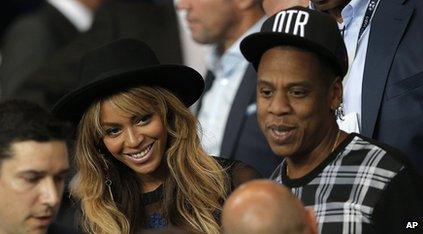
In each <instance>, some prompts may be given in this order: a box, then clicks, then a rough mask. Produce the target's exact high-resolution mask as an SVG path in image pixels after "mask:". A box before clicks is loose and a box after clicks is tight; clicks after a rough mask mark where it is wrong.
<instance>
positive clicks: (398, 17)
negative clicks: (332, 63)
mask: <svg viewBox="0 0 423 234" xmlns="http://www.w3.org/2000/svg"><path fill="white" fill-rule="evenodd" d="M312 2H313V3H314V4H313V6H314V7H315V8H316V9H318V10H320V11H323V12H327V13H328V14H330V15H332V16H333V17H334V18H336V19H337V21H338V24H339V27H340V28H341V29H342V31H343V37H344V41H345V44H346V47H347V50H348V57H349V61H350V67H349V72H348V75H347V76H346V77H345V79H344V81H343V83H344V87H345V89H344V100H343V101H344V108H343V109H344V113H345V116H344V118H343V119H344V121H341V123H340V124H341V127H342V128H343V129H346V130H347V131H355V132H359V133H361V134H363V135H365V136H367V137H371V138H374V139H376V140H379V141H381V142H384V143H386V144H389V145H392V146H395V147H397V148H398V149H400V150H401V151H403V152H404V153H405V154H406V155H407V156H408V157H409V158H410V160H411V162H412V163H413V165H414V166H415V167H416V169H417V171H420V172H421V173H422V174H423V144H421V142H423V118H421V116H422V115H423V108H422V103H423V101H422V100H423V99H422V98H421V97H422V96H423V88H422V87H423V86H422V84H423V73H422V71H423V59H422V57H421V55H422V54H423V44H422V43H420V40H421V38H423V30H421V27H422V26H421V25H422V23H423V1H421V0H392V1H390V0H328V1H318V0H312Z"/></svg>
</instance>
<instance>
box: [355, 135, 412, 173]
mask: <svg viewBox="0 0 423 234" xmlns="http://www.w3.org/2000/svg"><path fill="white" fill-rule="evenodd" d="M353 135H355V137H357V138H359V139H360V140H358V141H356V143H358V144H360V145H362V148H366V149H368V150H369V153H370V152H371V153H372V154H375V155H379V156H380V157H381V159H380V163H379V164H380V165H386V166H389V167H391V168H392V167H395V168H401V170H402V168H405V169H406V170H410V171H414V170H415V169H414V167H413V166H412V164H411V162H410V161H409V160H408V158H407V156H406V155H405V154H404V153H403V152H402V151H400V150H399V149H397V148H395V147H393V146H391V145H388V144H385V143H383V142H380V141H377V140H375V139H371V138H368V137H365V136H363V135H360V134H355V133H354V134H353Z"/></svg>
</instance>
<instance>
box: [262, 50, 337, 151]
mask: <svg viewBox="0 0 423 234" xmlns="http://www.w3.org/2000/svg"><path fill="white" fill-rule="evenodd" d="M320 64H321V63H320V62H319V59H318V57H317V56H315V55H314V54H312V53H310V52H306V51H301V50H297V49H295V48H293V47H274V48H272V49H269V50H268V51H267V52H265V53H264V54H263V56H262V58H261V61H260V64H259V68H258V83H257V117H258V122H259V125H260V128H261V130H262V131H263V133H264V135H265V137H266V139H267V141H268V143H269V145H270V147H271V148H272V150H273V152H274V153H275V154H277V155H280V156H284V157H291V156H293V155H307V154H308V153H310V152H311V151H312V150H313V149H315V148H316V147H317V145H318V144H319V143H320V142H321V139H322V138H323V135H324V134H325V129H328V128H327V127H328V126H330V124H331V123H333V122H332V121H334V119H333V118H334V117H333V114H332V113H331V107H334V106H336V105H337V102H338V101H339V97H337V96H336V95H335V94H334V93H335V92H334V91H333V90H332V89H333V88H332V87H333V85H330V84H328V83H329V82H330V81H328V80H329V79H330V78H327V77H324V75H323V74H327V73H324V72H323V69H322V68H321V67H320V66H321V65H320ZM337 98H338V99H337Z"/></svg>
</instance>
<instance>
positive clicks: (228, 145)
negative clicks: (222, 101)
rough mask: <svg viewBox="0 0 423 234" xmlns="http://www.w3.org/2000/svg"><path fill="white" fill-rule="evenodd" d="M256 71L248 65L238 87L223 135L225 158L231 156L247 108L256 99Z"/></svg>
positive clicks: (221, 151)
mask: <svg viewBox="0 0 423 234" xmlns="http://www.w3.org/2000/svg"><path fill="white" fill-rule="evenodd" d="M256 82H257V80H256V72H255V70H254V68H253V67H252V66H251V65H248V67H247V69H246V71H245V73H244V77H243V78H242V81H241V84H240V86H239V88H238V91H237V94H236V95H235V99H234V101H233V102H232V107H231V110H230V112H229V117H228V121H227V123H226V128H225V133H224V135H223V141H222V147H221V150H220V154H221V156H222V157H224V158H229V157H231V155H232V152H233V150H234V149H235V146H236V144H237V140H238V138H239V137H238V135H239V132H240V130H241V128H242V125H243V123H244V119H245V115H246V113H245V112H246V110H247V107H248V105H249V104H251V100H254V99H255V91H256Z"/></svg>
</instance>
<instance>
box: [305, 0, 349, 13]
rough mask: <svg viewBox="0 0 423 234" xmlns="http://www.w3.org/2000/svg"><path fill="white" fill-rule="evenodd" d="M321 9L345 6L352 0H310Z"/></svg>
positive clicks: (326, 9) (327, 9)
mask: <svg viewBox="0 0 423 234" xmlns="http://www.w3.org/2000/svg"><path fill="white" fill-rule="evenodd" d="M310 1H311V2H312V3H313V4H314V5H315V7H316V9H317V10H319V11H330V10H332V9H334V8H338V7H341V8H342V7H344V6H345V5H347V4H348V3H349V2H350V1H351V0H310Z"/></svg>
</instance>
